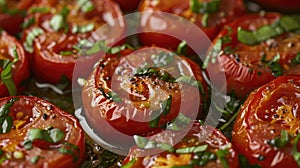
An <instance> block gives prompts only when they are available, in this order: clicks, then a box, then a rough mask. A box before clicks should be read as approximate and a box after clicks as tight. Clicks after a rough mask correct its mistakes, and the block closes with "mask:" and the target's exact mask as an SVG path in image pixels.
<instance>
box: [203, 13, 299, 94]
mask: <svg viewBox="0 0 300 168" xmlns="http://www.w3.org/2000/svg"><path fill="white" fill-rule="evenodd" d="M280 17H281V15H280V14H278V13H266V14H265V15H263V16H261V15H259V14H251V15H245V16H242V17H240V18H238V19H236V20H235V21H233V22H231V23H229V24H227V25H226V26H225V28H224V29H223V30H222V31H221V32H220V34H219V35H218V36H217V38H216V39H215V40H214V44H216V43H218V42H219V40H221V39H224V37H226V38H228V39H230V41H229V42H224V43H222V47H221V49H222V51H223V53H222V54H221V55H220V56H217V58H216V62H212V61H209V63H208V71H210V72H211V76H210V77H211V80H212V81H215V83H216V85H217V86H218V87H222V86H223V85H224V84H223V82H222V81H219V76H220V75H221V76H222V75H224V73H225V76H226V80H227V83H226V84H227V88H226V90H227V93H230V92H232V91H234V93H235V94H236V95H237V96H238V98H240V99H242V98H245V97H246V95H247V94H249V93H250V92H251V91H253V90H254V89H255V88H258V87H259V86H261V85H263V84H265V83H267V82H269V81H271V80H273V79H275V78H276V75H275V74H274V73H273V72H272V69H271V67H270V66H266V63H264V62H263V61H262V58H263V55H266V60H267V61H269V60H271V59H272V58H274V57H275V56H276V54H279V55H280V59H279V62H278V63H279V65H280V66H281V68H282V72H283V74H293V75H297V71H296V69H297V66H295V65H294V64H292V63H291V60H292V59H293V58H295V57H296V55H297V53H298V52H299V51H300V45H299V44H298V43H299V41H300V37H299V36H298V35H295V34H293V33H289V32H288V33H284V34H282V35H279V36H277V37H274V38H272V40H269V41H268V40H267V41H264V42H261V43H259V44H256V45H253V46H250V45H247V44H243V43H241V42H239V41H238V39H237V30H238V27H241V28H242V29H244V30H252V31H253V30H256V29H258V28H259V27H261V26H265V25H269V24H272V23H273V22H276V21H278V20H279V19H280ZM289 44H295V47H290V45H289ZM228 47H230V50H231V51H229V53H226V52H225V53H224V51H225V49H226V48H228Z"/></svg>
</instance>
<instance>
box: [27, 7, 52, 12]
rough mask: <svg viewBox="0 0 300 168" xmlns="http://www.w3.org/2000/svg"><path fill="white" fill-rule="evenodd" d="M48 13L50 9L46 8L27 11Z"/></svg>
mask: <svg viewBox="0 0 300 168" xmlns="http://www.w3.org/2000/svg"><path fill="white" fill-rule="evenodd" d="M48 12H50V8H48V7H35V8H31V9H29V13H48Z"/></svg>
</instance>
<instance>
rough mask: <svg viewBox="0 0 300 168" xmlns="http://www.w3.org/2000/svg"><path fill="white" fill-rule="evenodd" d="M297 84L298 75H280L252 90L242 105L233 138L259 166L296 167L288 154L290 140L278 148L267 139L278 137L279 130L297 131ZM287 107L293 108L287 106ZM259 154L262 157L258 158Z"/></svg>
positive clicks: (293, 133) (240, 150) (294, 132)
mask: <svg viewBox="0 0 300 168" xmlns="http://www.w3.org/2000/svg"><path fill="white" fill-rule="evenodd" d="M299 86H300V78H299V77H292V76H281V77H278V78H276V79H275V80H273V81H271V82H270V83H267V84H265V85H264V86H262V87H260V88H258V89H257V90H255V91H254V92H252V93H251V94H250V96H249V97H248V98H247V100H246V101H245V103H244V104H243V105H242V108H241V109H240V111H239V115H238V117H237V120H236V122H235V124H234V128H233V132H232V140H233V144H234V145H235V147H236V148H237V151H238V152H239V153H241V154H243V155H245V156H246V158H247V159H248V161H249V162H250V163H252V164H259V165H260V166H262V167H297V164H296V162H295V160H294V159H293V156H292V155H291V151H292V142H293V140H290V141H291V142H289V143H288V144H287V145H286V146H284V147H281V148H276V147H274V146H271V145H269V144H268V141H269V140H272V139H274V138H276V137H279V136H280V134H281V133H280V132H281V131H282V130H286V131H287V132H288V133H289V134H291V135H292V136H296V135H297V133H298V130H299V117H298V114H299V110H298V109H295V107H297V106H298V104H299V100H298V97H297V95H298V94H299V92H300V90H299ZM289 107H292V108H293V110H288V109H287V108H289ZM285 110H286V111H285ZM297 143H298V142H297ZM259 156H261V157H262V158H263V159H262V160H259V159H258V157H259Z"/></svg>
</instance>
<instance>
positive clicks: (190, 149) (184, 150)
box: [175, 144, 208, 154]
mask: <svg viewBox="0 0 300 168" xmlns="http://www.w3.org/2000/svg"><path fill="white" fill-rule="evenodd" d="M207 148H208V145H207V144H205V145H201V146H192V147H185V148H179V149H176V151H175V152H176V153H178V154H189V153H198V152H204V151H205V150H206V149H207Z"/></svg>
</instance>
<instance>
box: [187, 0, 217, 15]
mask: <svg viewBox="0 0 300 168" xmlns="http://www.w3.org/2000/svg"><path fill="white" fill-rule="evenodd" d="M220 3H221V0H212V1H210V2H199V0H191V1H190V4H191V5H190V8H191V10H192V11H193V12H195V13H201V14H204V13H214V12H217V11H218V10H219V8H220Z"/></svg>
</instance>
